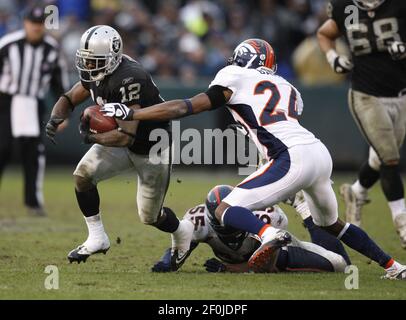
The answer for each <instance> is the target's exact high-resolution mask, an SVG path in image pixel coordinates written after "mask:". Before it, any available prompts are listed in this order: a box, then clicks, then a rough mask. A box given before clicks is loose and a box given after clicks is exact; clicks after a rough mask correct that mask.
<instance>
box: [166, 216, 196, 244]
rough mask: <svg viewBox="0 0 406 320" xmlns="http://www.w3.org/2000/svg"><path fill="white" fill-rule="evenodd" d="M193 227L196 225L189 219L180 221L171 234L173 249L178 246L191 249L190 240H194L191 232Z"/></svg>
mask: <svg viewBox="0 0 406 320" xmlns="http://www.w3.org/2000/svg"><path fill="white" fill-rule="evenodd" d="M193 228H194V225H193V223H192V222H191V221H189V220H187V219H185V220H181V221H179V227H178V229H176V231H175V232H173V233H172V234H171V236H172V237H171V238H172V249H174V248H177V249H180V250H184V251H186V250H189V248H190V241H191V240H192V239H191V237H190V236H191V234H190V232H191V231H192V230H193ZM192 232H193V231H192Z"/></svg>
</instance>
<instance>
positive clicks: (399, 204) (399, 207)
mask: <svg viewBox="0 0 406 320" xmlns="http://www.w3.org/2000/svg"><path fill="white" fill-rule="evenodd" d="M388 205H389V208H390V210H391V212H392V219H393V220H395V219H396V217H397V216H398V215H400V214H402V213H406V207H405V199H403V198H402V199H399V200H396V201H389V202H388Z"/></svg>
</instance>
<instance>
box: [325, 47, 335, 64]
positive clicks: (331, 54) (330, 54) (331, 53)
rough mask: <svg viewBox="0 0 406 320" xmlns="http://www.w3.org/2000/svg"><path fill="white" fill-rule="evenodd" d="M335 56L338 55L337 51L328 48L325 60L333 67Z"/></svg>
mask: <svg viewBox="0 0 406 320" xmlns="http://www.w3.org/2000/svg"><path fill="white" fill-rule="evenodd" d="M337 57H338V54H337V51H335V50H334V49H330V50H329V51H327V53H326V58H327V61H328V63H329V64H330V65H331V66H332V67H333V68H334V61H335V60H336V58H337Z"/></svg>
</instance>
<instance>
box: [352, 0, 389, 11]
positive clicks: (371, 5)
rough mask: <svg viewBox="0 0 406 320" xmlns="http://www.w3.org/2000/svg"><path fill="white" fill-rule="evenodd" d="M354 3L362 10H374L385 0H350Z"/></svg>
mask: <svg viewBox="0 0 406 320" xmlns="http://www.w3.org/2000/svg"><path fill="white" fill-rule="evenodd" d="M352 1H354V3H355V5H356V6H357V7H358V8H360V9H362V10H367V11H369V10H375V9H376V8H378V7H379V6H380V5H381V4H382V3H384V2H385V0H352Z"/></svg>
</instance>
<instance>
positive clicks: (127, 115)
mask: <svg viewBox="0 0 406 320" xmlns="http://www.w3.org/2000/svg"><path fill="white" fill-rule="evenodd" d="M100 111H101V112H102V113H103V114H104V115H105V116H107V117H113V118H116V119H119V120H124V121H132V120H133V114H134V110H133V109H131V108H129V107H127V106H126V105H125V104H122V103H106V104H105V105H104V106H103V107H101V109H100Z"/></svg>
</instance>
